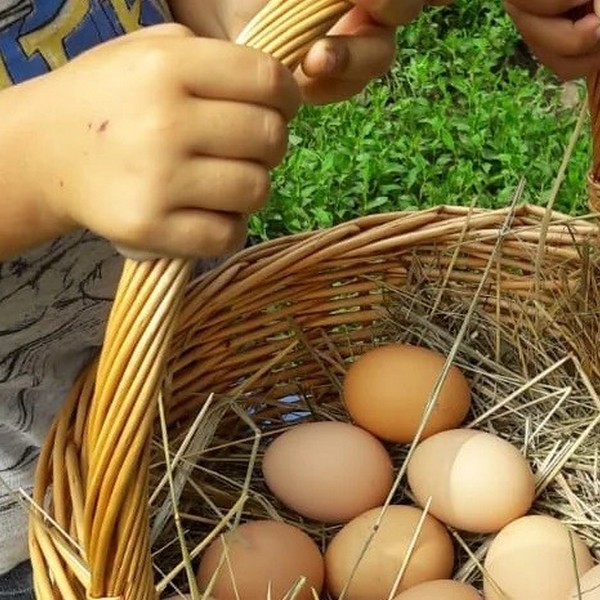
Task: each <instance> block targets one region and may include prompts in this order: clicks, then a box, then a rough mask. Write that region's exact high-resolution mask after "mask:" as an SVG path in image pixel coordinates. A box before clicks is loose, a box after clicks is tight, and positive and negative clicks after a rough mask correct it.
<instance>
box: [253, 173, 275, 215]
mask: <svg viewBox="0 0 600 600" xmlns="http://www.w3.org/2000/svg"><path fill="white" fill-rule="evenodd" d="M250 179H251V181H250V182H249V185H248V190H249V198H248V204H249V207H248V208H249V212H255V211H257V210H260V209H261V208H262V207H263V206H264V205H265V203H266V202H267V200H268V199H269V196H270V194H271V175H270V173H269V171H268V170H267V169H262V168H260V167H256V168H255V169H254V170H253V172H252V175H251V177H250Z"/></svg>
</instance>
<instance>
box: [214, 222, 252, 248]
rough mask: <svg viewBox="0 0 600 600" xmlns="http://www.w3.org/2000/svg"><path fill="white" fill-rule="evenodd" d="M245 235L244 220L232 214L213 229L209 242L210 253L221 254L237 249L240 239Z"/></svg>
mask: <svg viewBox="0 0 600 600" xmlns="http://www.w3.org/2000/svg"><path fill="white" fill-rule="evenodd" d="M245 235H246V225H245V221H242V220H241V219H240V218H238V217H234V216H232V217H231V218H229V219H227V220H226V221H225V223H223V225H222V226H221V227H216V228H214V229H213V237H212V240H211V244H210V246H211V247H210V253H211V254H212V255H214V256H223V255H225V254H227V253H229V252H232V251H234V250H237V249H238V247H239V245H240V241H241V240H242V239H243V238H244V237H245Z"/></svg>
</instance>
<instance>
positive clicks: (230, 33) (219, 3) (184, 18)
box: [169, 0, 452, 104]
mask: <svg viewBox="0 0 600 600" xmlns="http://www.w3.org/2000/svg"><path fill="white" fill-rule="evenodd" d="M352 1H353V2H354V3H355V4H356V6H355V7H354V8H353V9H352V10H351V11H350V13H348V14H347V15H346V16H345V17H344V18H342V19H341V20H340V22H339V23H338V24H337V25H336V26H335V28H334V29H333V30H332V31H331V35H330V36H328V37H327V38H325V39H324V40H321V41H319V42H317V43H316V44H315V45H314V47H313V48H312V49H311V51H310V52H309V54H308V56H307V57H306V59H305V61H304V64H303V65H302V68H299V69H298V70H297V72H296V79H297V80H298V83H299V84H300V88H301V91H302V94H303V96H304V100H305V101H307V102H309V103H312V104H326V103H331V102H337V101H341V100H346V99H348V98H350V97H352V96H354V95H356V94H358V93H359V92H361V91H362V90H363V89H364V88H365V87H366V86H367V84H368V83H369V82H370V81H371V80H373V79H375V78H376V77H379V76H381V75H383V74H384V73H386V72H387V71H388V70H389V68H390V66H391V65H392V62H393V60H394V56H395V32H396V28H397V27H398V26H401V25H406V24H408V23H409V22H410V21H412V20H413V19H414V18H416V17H417V16H418V15H419V14H420V12H421V10H422V9H423V6H424V4H431V5H437V6H441V5H445V4H450V3H451V1H452V0H430V1H425V0H352ZM266 2H267V0H206V1H205V2H203V3H201V2H190V1H189V0H170V2H169V4H170V6H171V8H172V9H173V11H174V14H175V17H176V19H177V20H179V21H180V22H183V23H185V24H186V25H189V26H190V27H192V28H193V29H194V30H195V31H196V33H198V34H199V35H206V36H209V37H224V38H226V39H229V40H235V38H236V37H237V35H238V34H239V32H240V31H241V30H242V29H243V27H244V26H245V25H246V23H248V21H249V20H250V19H251V18H252V17H253V16H254V15H255V14H256V13H257V12H258V11H259V10H260V9H261V8H262V7H263V6H264V5H265V4H266ZM211 6H212V10H211Z"/></svg>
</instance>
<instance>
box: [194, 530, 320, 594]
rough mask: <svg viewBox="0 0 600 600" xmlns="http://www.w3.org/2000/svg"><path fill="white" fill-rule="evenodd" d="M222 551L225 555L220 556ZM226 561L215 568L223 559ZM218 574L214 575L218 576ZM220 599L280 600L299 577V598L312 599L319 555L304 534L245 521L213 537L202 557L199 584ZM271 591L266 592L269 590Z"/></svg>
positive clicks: (299, 531) (317, 584) (318, 590)
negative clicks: (300, 582)
mask: <svg viewBox="0 0 600 600" xmlns="http://www.w3.org/2000/svg"><path fill="white" fill-rule="evenodd" d="M225 549H226V554H225ZM225 556H226V557H227V561H228V562H227V563H225V562H223V563H222V565H221V568H219V565H220V563H221V560H222V558H224V557H225ZM217 571H218V572H217ZM215 573H217V576H216V579H215V584H214V586H213V587H212V588H211V590H210V594H211V596H214V597H215V598H218V599H219V600H237V599H238V596H237V595H236V591H237V592H238V594H239V600H265V599H266V598H267V597H268V595H267V594H268V593H270V594H271V596H270V597H271V598H272V599H273V600H282V599H283V597H284V596H285V595H286V594H288V593H289V592H290V591H291V590H292V589H293V588H294V586H295V585H296V584H297V583H298V582H299V580H300V578H302V577H304V578H305V579H306V583H305V584H304V585H303V587H302V589H301V590H300V592H299V593H298V595H297V596H295V597H296V598H298V600H312V598H313V593H312V589H314V590H315V592H316V593H317V594H319V593H320V592H321V589H322V587H323V577H324V564H323V556H322V554H321V552H320V551H319V548H318V547H317V545H316V544H315V542H314V541H313V540H312V539H311V538H310V537H309V536H308V535H307V534H306V533H304V532H303V531H301V530H300V529H298V528H297V527H294V526H292V525H289V524H286V523H281V522H278V521H269V520H264V521H250V522H248V523H244V524H243V525H240V526H239V527H237V528H236V529H234V530H233V531H230V532H228V533H226V534H225V535H224V536H222V537H220V538H218V539H216V540H215V541H214V542H213V543H212V544H211V545H210V546H209V547H208V548H207V550H206V552H205V554H204V555H203V557H202V559H201V561H200V566H199V569H198V584H199V586H200V589H201V590H207V589H208V585H209V582H210V581H211V579H212V577H213V575H214V574H215ZM269 590H270V591H269Z"/></svg>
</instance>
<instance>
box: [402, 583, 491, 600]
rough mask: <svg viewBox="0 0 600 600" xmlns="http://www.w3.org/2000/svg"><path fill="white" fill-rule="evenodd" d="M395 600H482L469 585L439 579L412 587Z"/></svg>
mask: <svg viewBox="0 0 600 600" xmlns="http://www.w3.org/2000/svg"><path fill="white" fill-rule="evenodd" d="M395 600H481V595H480V594H479V592H478V591H477V590H476V589H475V588H474V587H473V586H472V585H469V584H467V583H460V582H459V581H452V580H451V579H437V580H435V581H426V582H425V583H420V584H419V585H416V586H415V587H411V588H410V589H409V590H406V592H402V594H400V595H399V596H396V598H395Z"/></svg>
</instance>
